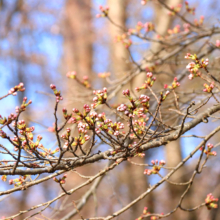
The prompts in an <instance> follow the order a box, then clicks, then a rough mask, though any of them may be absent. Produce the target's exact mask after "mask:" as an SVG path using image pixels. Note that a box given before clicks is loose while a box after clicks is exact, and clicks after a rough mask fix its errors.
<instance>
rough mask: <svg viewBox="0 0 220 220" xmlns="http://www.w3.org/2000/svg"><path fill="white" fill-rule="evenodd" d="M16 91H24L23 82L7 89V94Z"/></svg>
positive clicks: (14, 93)
mask: <svg viewBox="0 0 220 220" xmlns="http://www.w3.org/2000/svg"><path fill="white" fill-rule="evenodd" d="M17 91H19V92H24V91H25V88H24V83H19V84H18V85H17V86H15V87H14V88H11V89H10V90H9V91H8V94H9V95H14V96H15V95H17Z"/></svg>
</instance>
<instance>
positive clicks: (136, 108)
mask: <svg viewBox="0 0 220 220" xmlns="http://www.w3.org/2000/svg"><path fill="white" fill-rule="evenodd" d="M122 94H123V95H124V96H125V97H126V98H128V100H129V101H130V102H131V104H130V105H126V104H121V105H119V106H118V108H117V111H119V112H124V114H125V115H126V116H128V117H132V118H133V117H134V116H135V115H137V116H138V117H139V118H140V117H145V113H147V112H148V109H149V100H150V98H149V97H148V96H147V95H143V94H142V95H140V96H139V98H138V99H137V100H134V99H133V97H131V96H130V91H129V90H128V89H126V90H123V92H122Z"/></svg>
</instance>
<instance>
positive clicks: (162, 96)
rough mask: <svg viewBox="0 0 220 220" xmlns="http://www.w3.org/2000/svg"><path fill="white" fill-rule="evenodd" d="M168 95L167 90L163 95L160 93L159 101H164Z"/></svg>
mask: <svg viewBox="0 0 220 220" xmlns="http://www.w3.org/2000/svg"><path fill="white" fill-rule="evenodd" d="M164 87H167V85H165V86H164ZM169 94H170V91H169V90H167V91H166V92H165V93H163V92H161V93H160V100H161V101H164V100H165V99H166V98H167V96H168V95H169Z"/></svg>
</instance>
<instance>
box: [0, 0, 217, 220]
mask: <svg viewBox="0 0 220 220" xmlns="http://www.w3.org/2000/svg"><path fill="white" fill-rule="evenodd" d="M167 2H168V1H167ZM169 3H172V5H177V4H180V3H183V1H181V0H172V1H169ZM189 4H190V5H192V6H194V7H196V14H195V15H194V16H193V15H188V17H187V18H188V19H190V17H191V18H192V19H194V18H197V19H199V17H200V16H201V15H204V17H205V25H208V26H209V27H211V26H219V22H220V21H219V19H220V15H219V11H220V4H218V1H217V0H212V1H208V0H191V1H189ZM100 5H103V6H106V5H108V6H109V7H110V11H109V14H110V17H111V18H112V20H114V21H115V22H116V23H117V24H120V25H121V26H123V27H127V28H133V27H135V25H136V24H137V22H138V21H142V22H146V21H152V22H154V23H155V25H157V27H158V28H161V30H158V31H159V32H162V31H164V30H163V29H165V31H166V30H167V29H168V28H172V27H174V26H175V25H176V24H178V22H179V20H178V19H175V18H174V17H172V18H171V19H169V21H168V22H167V23H164V16H167V12H166V13H164V12H163V11H162V12H161V11H160V10H161V9H160V8H159V7H158V6H155V4H153V3H152V2H148V3H147V4H146V5H145V6H142V5H141V1H137V0H120V1H118V0H108V1H104V0H103V1H102V0H100V1H98V0H81V1H78V0H55V1H43V0H26V1H25V0H0V88H1V89H0V96H2V95H4V94H6V93H7V91H8V90H9V89H10V88H11V87H13V86H14V85H17V84H19V82H23V83H24V84H25V87H26V90H25V92H24V93H19V94H18V96H15V97H14V96H10V97H8V98H7V99H4V100H2V101H1V104H0V114H1V115H3V116H6V115H8V114H9V113H11V112H14V108H15V106H17V105H19V104H20V103H21V102H22V99H23V97H24V96H27V97H28V99H31V100H32V101H33V104H32V105H30V107H28V110H27V112H26V113H25V114H23V118H24V119H25V120H26V121H27V122H28V124H29V125H30V126H32V125H34V126H35V132H36V134H41V135H42V136H43V138H44V139H43V143H44V145H45V146H48V148H52V149H54V148H55V147H56V139H55V136H54V134H53V133H51V132H49V131H48V127H52V126H53V125H52V124H53V121H54V117H53V109H54V96H53V95H52V91H51V89H50V87H49V85H50V84H51V83H53V84H55V85H56V86H57V88H58V90H61V91H62V94H63V97H64V101H63V102H61V105H62V107H67V108H68V109H72V108H73V107H78V108H80V106H81V107H82V106H83V104H84V103H85V101H87V102H88V103H91V99H89V98H88V99H86V95H83V94H84V93H85V94H87V93H89V92H90V91H89V90H88V91H87V90H86V89H85V88H83V87H80V86H78V85H77V83H76V82H74V81H71V80H70V79H67V78H66V73H67V72H68V71H76V72H77V75H78V76H79V78H80V79H82V78H83V76H88V77H89V79H90V82H91V84H92V87H93V88H96V89H99V88H103V87H104V86H106V85H107V84H108V83H107V82H106V80H105V79H102V78H97V77H96V76H97V75H98V73H103V72H110V73H111V77H110V78H111V79H112V80H116V79H117V78H118V77H120V76H121V75H123V74H124V72H125V71H128V70H129V68H130V66H129V64H126V62H125V61H126V59H129V56H128V54H127V51H126V49H124V47H123V46H122V45H120V44H117V43H116V42H115V40H114V38H115V36H116V35H119V34H121V33H122V31H121V30H120V29H118V28H116V27H114V26H113V25H112V24H111V23H110V22H109V21H108V20H107V19H105V18H96V14H98V13H100V11H99V6H100ZM151 37H154V33H152V36H151ZM132 40H133V42H134V44H133V45H132V47H131V48H130V49H131V53H132V55H133V58H134V60H135V61H137V62H140V61H141V60H142V57H143V56H144V55H145V54H146V52H147V50H149V49H150V48H152V45H151V43H149V42H143V41H141V40H139V39H137V38H134V39H132ZM213 42H214V41H213ZM192 50H193V49H192ZM216 56H217V55H216ZM182 68H185V66H184V65H183V66H182ZM166 80H167V82H169V80H171V78H167V79H166ZM80 95H82V97H83V98H82V97H80ZM120 99H121V97H120V95H118V97H116V98H115V99H113V100H112V104H114V102H120ZM60 112H61V110H60ZM214 125H215V124H212V125H210V126H211V127H207V125H206V127H205V126H201V127H199V130H198V129H197V128H195V129H193V131H190V132H188V135H189V134H192V133H194V134H199V135H203V134H206V133H207V131H209V130H211V129H212V128H213V127H212V126H214ZM215 141H217V140H215ZM2 143H4V142H2ZM198 143H199V140H197V139H192V138H186V139H183V140H181V143H176V144H178V152H173V151H171V153H169V154H168V153H167V152H165V151H164V150H163V149H160V150H154V151H152V152H151V153H149V155H146V156H145V158H144V159H143V160H142V162H149V161H150V160H151V159H165V160H169V158H174V160H175V158H178V159H179V157H184V156H186V155H187V153H189V152H190V151H191V150H192V149H193V148H194V147H195V146H196V144H198ZM4 144H5V145H6V146H8V147H9V145H7V144H6V143H4ZM217 151H218V149H217ZM179 154H180V156H177V155H179ZM169 155H170V156H169ZM0 159H1V160H2V159H7V156H4V158H3V157H2V155H1V158H0ZM217 160H218V159H216V160H211V162H210V163H208V165H207V168H206V169H205V171H204V174H203V176H201V177H198V179H197V181H198V182H197V183H195V184H196V187H195V188H192V190H191V192H190V195H189V197H188V198H187V202H186V203H188V204H190V205H192V206H195V205H197V204H199V203H200V202H201V201H203V200H204V198H205V195H207V194H208V193H209V192H213V193H214V194H215V197H220V189H219V185H218V183H219V180H220V169H219V166H218V165H217V162H216V161H217ZM139 162H140V161H139ZM174 163H175V161H174ZM194 164H195V163H194ZM215 165H216V166H215ZM102 166H103V164H102V163H100V164H99V165H96V167H95V168H94V167H90V166H89V167H85V168H80V169H79V170H78V171H80V172H82V173H83V174H84V175H92V174H94V172H95V171H98V170H99V169H100V168H101V167H102ZM191 166H193V165H192V164H187V167H186V168H185V170H184V172H183V173H182V174H181V176H177V177H176V179H177V180H181V181H183V180H186V179H187V177H188V175H189V174H190V170H191V168H192V167H191ZM143 170H144V168H143V169H141V168H139V167H136V166H132V165H131V164H129V163H127V164H126V165H123V166H121V167H118V168H117V169H116V170H114V171H113V172H112V173H111V174H109V175H108V176H107V177H106V178H105V179H104V180H103V182H102V183H101V185H100V188H99V190H97V195H96V196H95V195H94V196H93V197H91V198H90V200H89V204H90V205H88V206H86V208H84V209H83V210H82V214H83V216H84V215H85V216H86V217H89V216H95V215H96V214H97V215H98V216H100V215H107V214H108V213H112V212H113V211H116V210H118V209H119V208H121V207H122V206H123V205H126V204H127V203H128V202H129V201H131V199H135V198H136V197H137V196H138V195H139V194H140V193H141V192H143V191H144V190H146V189H147V187H148V185H149V184H154V183H155V182H156V181H157V180H159V178H155V177H154V178H151V177H149V178H147V177H146V176H144V175H143ZM210 171H211V172H212V175H208V174H209V173H210ZM91 173H92V174H91ZM70 178H72V180H71V181H70V182H69V183H68V182H67V184H66V188H68V189H70V188H71V187H73V186H74V185H76V184H78V183H80V182H82V179H81V178H79V176H78V175H75V174H74V173H72V174H70ZM210 179H212V180H211V181H210ZM134 180H135V181H134ZM198 183H199V185H198ZM10 187H12V186H9V185H8V183H4V182H1V183H0V190H1V191H3V190H5V189H8V188H10ZM171 187H173V186H171ZM174 188H175V187H173V188H170V186H169V185H168V184H165V185H163V186H161V187H159V188H158V189H157V190H156V191H155V192H154V193H153V194H152V195H151V196H149V197H147V198H146V199H144V200H143V201H141V202H140V203H138V204H137V205H135V206H133V207H132V208H131V209H130V210H129V211H127V212H126V213H125V214H124V215H122V217H119V218H118V219H135V218H137V217H138V216H140V214H141V213H142V210H143V208H144V207H145V206H147V207H148V208H149V211H150V212H164V213H165V212H167V211H169V210H170V209H172V208H174V207H175V203H174V201H177V198H178V195H179V193H180V192H179V189H174ZM173 189H174V190H173ZM59 192H60V189H59V187H58V186H57V184H56V183H54V182H53V181H48V182H45V183H43V184H41V185H39V186H34V187H32V188H31V189H28V190H25V191H22V192H16V193H14V194H13V195H10V196H7V197H4V199H2V200H1V199H0V202H1V204H0V217H1V216H9V215H12V214H15V213H17V212H19V211H20V210H25V209H28V208H29V207H30V206H33V205H36V204H38V203H42V202H45V201H47V200H48V199H52V198H53V197H54V196H56V195H57V194H58V193H59ZM84 192H85V191H84ZM82 193H83V192H82ZM79 198H80V193H79V194H76V195H73V196H72V197H71V198H69V200H68V201H71V199H72V200H73V199H74V200H75V201H77V199H79ZM186 205H187V204H186ZM61 206H62V205H61V202H60V203H59V202H58V203H55V204H53V206H51V209H48V210H47V211H45V212H44V214H45V216H47V217H48V219H61V217H63V216H65V214H67V213H68V212H69V211H70V210H71V208H72V207H68V206H66V208H65V205H63V206H62V208H63V207H64V208H63V209H62V210H61V211H60V210H59V211H58V212H56V210H58V209H59V208H60V207H61ZM52 214H53V215H52ZM181 216H182V217H181ZM219 218H220V213H219V210H214V211H209V212H208V211H207V210H205V209H202V210H199V211H196V212H195V214H191V215H190V216H189V215H188V214H184V213H182V212H181V213H180V212H177V214H176V215H175V216H173V217H170V218H169V219H192V220H197V219H198V220H199V219H204V220H208V219H210V220H217V219H219ZM17 219H20V220H21V219H24V216H21V217H18V218H17ZM39 219H46V218H44V216H40V217H39ZM73 219H74V218H73ZM76 219H77V217H76Z"/></svg>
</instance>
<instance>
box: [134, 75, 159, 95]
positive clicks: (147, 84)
mask: <svg viewBox="0 0 220 220" xmlns="http://www.w3.org/2000/svg"><path fill="white" fill-rule="evenodd" d="M146 76H147V80H146V81H145V83H144V84H143V85H142V86H141V87H136V88H135V90H136V91H137V92H139V91H140V90H143V89H147V88H148V87H152V86H153V84H154V82H155V81H156V77H154V76H153V74H152V73H151V72H148V73H147V74H146Z"/></svg>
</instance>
